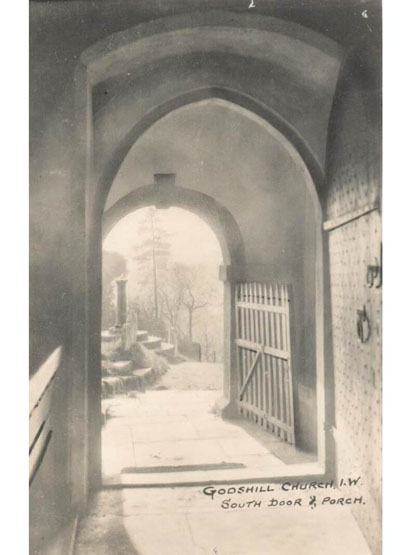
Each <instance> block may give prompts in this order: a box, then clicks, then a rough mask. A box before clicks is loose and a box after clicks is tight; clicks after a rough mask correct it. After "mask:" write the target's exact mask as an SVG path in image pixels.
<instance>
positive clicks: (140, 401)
mask: <svg viewBox="0 0 416 555" xmlns="http://www.w3.org/2000/svg"><path fill="white" fill-rule="evenodd" d="M220 394H221V392H220V391H215V390H214V391H212V390H211V391H210V390H202V391H201V390H193V391H190V390H150V391H147V392H145V393H137V394H135V396H134V397H115V398H112V399H110V400H106V401H105V403H104V404H105V406H106V407H107V413H108V415H109V418H108V420H107V422H106V425H105V426H104V428H103V432H102V460H103V481H104V484H107V485H108V484H116V483H122V484H126V483H129V484H142V485H143V484H160V483H168V484H170V483H184V482H194V483H195V482H198V483H199V482H201V481H212V480H218V479H221V480H226V479H227V480H228V479H243V478H250V479H252V478H255V477H270V476H274V475H277V474H281V473H282V472H283V473H286V467H287V466H288V465H289V464H292V463H303V464H299V465H297V466H305V465H307V464H308V463H312V461H313V457H310V456H309V457H308V456H307V455H305V454H299V453H297V452H296V451H295V450H294V449H293V447H291V446H288V445H286V444H284V443H283V442H281V441H280V440H279V439H278V438H277V437H276V436H273V435H271V434H270V433H268V432H265V431H264V430H262V429H261V428H259V427H258V426H257V425H255V424H254V423H251V422H246V421H243V420H235V421H226V420H223V419H222V418H221V417H220V416H218V415H217V414H215V412H214V410H213V407H214V405H215V401H216V400H217V399H218V397H219V396H220ZM190 465H191V466H192V467H193V469H192V470H189V471H186V472H185V471H184V470H186V467H189V466H190ZM207 465H209V466H207ZM230 465H234V466H238V467H239V468H233V469H230V468H227V466H228V467H229V466H230ZM292 466H296V465H293V464H292ZM224 467H225V468H224ZM152 468H153V469H154V471H153V472H149V469H152ZM168 470H170V471H168ZM299 473H308V470H307V469H303V471H302V472H299Z"/></svg>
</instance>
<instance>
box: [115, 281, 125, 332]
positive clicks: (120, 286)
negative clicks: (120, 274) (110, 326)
mask: <svg viewBox="0 0 416 555" xmlns="http://www.w3.org/2000/svg"><path fill="white" fill-rule="evenodd" d="M116 283H117V322H116V326H117V327H119V328H121V327H122V326H123V325H124V324H125V323H126V321H127V279H116Z"/></svg>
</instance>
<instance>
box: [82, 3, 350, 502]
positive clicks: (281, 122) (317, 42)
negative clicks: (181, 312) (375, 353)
mask: <svg viewBox="0 0 416 555" xmlns="http://www.w3.org/2000/svg"><path fill="white" fill-rule="evenodd" d="M167 19H169V18H167ZM208 19H209V22H208V23H206V22H207V19H206V14H204V16H203V17H201V19H198V18H196V19H195V18H194V17H192V18H187V17H179V18H171V21H170V25H168V26H166V24H167V21H165V20H163V22H161V21H159V22H152V23H151V24H149V25H147V24H144V25H141V26H139V27H140V29H136V30H128V31H125V32H122V33H120V34H118V35H117V36H115V37H111V38H109V39H108V40H106V41H104V42H103V43H100V44H98V45H96V46H95V47H92V48H91V49H89V50H88V51H87V52H85V53H84V55H83V56H82V58H81V63H80V66H79V68H78V71H77V74H76V101H77V107H78V108H79V110H78V113H77V119H78V124H79V127H78V131H79V141H78V144H79V147H80V159H81V160H83V161H84V162H83V163H81V164H80V166H79V170H78V175H77V176H75V177H76V179H77V180H78V181H79V182H80V183H85V192H86V195H85V206H86V238H87V244H86V276H87V278H86V295H85V296H86V312H85V314H86V324H85V325H86V336H87V338H88V339H87V345H86V353H85V368H84V370H83V372H84V379H85V381H86V384H87V385H86V394H85V393H84V397H83V398H82V399H84V400H82V399H81V401H82V402H81V401H80V411H81V412H84V414H85V415H86V419H88V432H87V433H86V436H85V438H84V440H83V443H82V442H81V441H78V443H79V444H80V443H82V445H81V446H80V449H81V450H84V456H85V460H87V461H88V468H89V470H88V476H85V479H84V480H80V479H79V478H77V483H80V485H81V487H82V488H84V492H85V491H87V490H88V488H89V487H94V486H96V487H97V486H99V484H100V433H99V431H100V427H101V423H100V396H99V394H98V392H99V391H100V325H99V323H100V315H101V298H100V295H98V294H97V291H100V283H101V275H100V271H101V241H102V231H101V218H102V214H103V210H104V205H105V200H106V197H107V195H108V191H109V188H110V186H111V183H112V180H113V179H114V176H115V174H116V172H117V169H118V168H119V167H120V165H121V163H122V161H123V159H124V157H125V156H126V154H127V152H128V151H129V149H130V147H131V146H132V145H133V144H134V142H135V141H136V140H137V139H138V137H139V136H140V135H141V134H142V133H143V132H144V131H145V130H146V129H148V128H149V127H150V126H151V125H153V123H155V122H156V121H158V120H159V119H160V118H161V117H163V116H164V115H166V114H168V113H170V112H171V111H173V110H175V109H177V108H180V107H182V106H185V105H187V104H190V103H192V102H197V101H199V100H203V99H205V98H220V99H223V100H226V101H227V102H230V103H232V104H234V105H235V106H237V107H240V108H241V109H243V110H245V111H246V112H248V113H251V114H252V115H253V117H256V118H258V119H259V120H260V121H261V122H262V124H263V125H265V126H267V127H268V128H269V129H271V130H272V131H273V132H275V133H276V134H277V135H278V137H279V140H281V141H284V142H285V144H286V145H287V146H288V148H289V149H290V150H291V151H292V153H293V155H294V156H295V157H296V158H297V159H298V160H299V163H300V164H301V165H302V167H303V168H304V173H305V176H306V180H307V183H310V189H311V191H310V192H311V201H312V203H311V206H312V210H313V211H314V213H315V217H316V230H317V231H316V269H317V273H316V284H315V285H316V287H315V290H316V366H317V384H318V391H317V396H318V417H317V421H318V435H319V438H318V459H319V461H320V463H321V465H322V468H324V463H325V434H324V432H323V423H324V421H325V406H324V405H325V403H324V387H325V345H324V337H325V335H326V334H325V327H326V326H327V324H326V323H324V313H325V308H324V304H325V303H326V302H327V299H326V297H325V295H324V291H325V290H326V289H327V288H326V287H325V286H324V279H326V278H325V273H324V271H323V269H324V268H325V267H326V263H325V261H324V245H323V240H322V232H321V223H322V213H321V206H320V201H319V191H320V189H321V187H322V186H323V181H324V180H323V177H322V176H323V172H322V167H323V159H322V157H321V159H319V155H317V154H316V148H315V149H313V148H311V147H310V146H309V143H310V142H311V141H308V140H306V139H305V137H304V133H306V134H307V131H308V130H304V132H303V131H301V130H300V127H299V126H298V127H299V128H297V123H296V122H295V121H294V120H293V118H292V120H293V121H291V119H290V118H291V113H289V112H288V113H287V114H286V116H285V117H283V116H281V115H280V113H279V106H278V105H279V102H277V103H276V102H275V105H272V104H273V103H272V104H271V105H268V103H267V99H265V98H264V95H262V94H260V92H261V82H260V83H257V84H256V86H258V90H259V94H258V98H256V96H255V95H254V96H253V91H250V94H246V93H245V92H244V91H241V90H237V89H233V88H232V86H224V84H223V83H221V86H219V85H218V84H216V83H215V76H214V77H211V76H210V80H211V83H210V84H209V86H207V85H206V83H201V85H204V86H202V88H201V86H199V87H195V83H194V82H193V83H186V82H184V83H181V87H182V85H183V88H182V91H178V92H177V93H174V94H173V95H172V93H170V94H169V95H168V97H166V96H165V97H164V98H163V96H161V95H156V94H155V95H154V96H152V95H150V96H149V95H148V99H150V100H149V102H148V103H147V104H146V103H144V106H143V111H141V112H140V113H138V114H137V115H136V120H135V122H134V124H133V126H131V122H127V124H129V127H125V128H123V126H122V125H120V126H117V125H116V126H114V122H112V123H113V129H116V130H117V131H116V133H115V134H114V136H112V137H111V139H112V141H113V143H112V144H110V143H108V141H107V143H108V144H107V143H106V140H107V138H108V136H109V135H108V134H107V136H106V134H105V131H104V132H102V130H103V129H105V128H104V127H102V128H101V129H100V133H101V135H100V133H94V132H93V129H94V126H96V125H98V126H99V125H100V121H101V122H102V121H104V125H107V123H106V121H105V117H104V119H101V120H100V118H96V119H95V120H94V119H93V117H92V95H93V87H94V86H95V87H96V86H97V84H99V83H100V82H102V81H105V79H106V78H107V77H108V76H109V75H110V76H117V75H119V74H120V72H121V71H127V70H128V69H129V67H130V66H131V65H133V66H134V65H136V67H137V66H138V65H140V63H144V61H145V60H144V59H143V53H144V52H148V44H147V43H148V42H149V40H150V42H152V41H154V40H156V43H155V46H156V48H157V50H158V52H159V54H158V55H156V57H155V60H154V63H155V64H156V65H157V64H158V63H159V61H160V60H161V59H163V58H164V57H165V58H166V57H167V56H169V55H170V56H177V57H180V55H181V52H180V50H181V48H183V47H185V48H191V46H192V47H194V46H195V44H196V45H197V44H198V43H199V39H200V38H201V35H203V34H207V41H206V43H205V45H204V48H206V49H208V51H209V50H212V51H214V50H216V49H217V48H218V47H220V48H221V49H223V50H224V49H225V50H226V49H227V44H228V43H227V41H228V40H229V39H231V40H232V39H233V37H235V36H236V35H239V39H238V42H239V43H240V42H241V40H242V41H243V42H244V41H246V43H245V44H244V48H243V49H242V51H240V52H239V56H240V57H241V56H243V57H244V56H245V57H246V58H245V59H246V61H248V60H249V59H250V58H252V57H254V58H255V57H256V56H257V57H261V58H263V59H264V58H267V57H268V56H269V54H270V52H269V50H267V52H266V51H264V52H263V53H261V52H260V54H259V50H257V51H256V52H255V54H253V51H251V50H250V44H251V42H252V40H254V39H256V40H257V39H261V42H262V44H263V45H265V44H267V45H269V46H270V44H271V43H273V41H274V40H275V41H276V44H275V46H276V48H277V50H276V53H277V52H280V50H279V48H281V47H283V46H284V47H285V48H284V49H283V50H285V51H286V52H287V48H288V47H293V46H294V44H295V43H296V44H297V45H298V47H299V45H300V47H301V48H302V49H303V55H305V56H304V57H303V58H302V56H300V57H299V59H309V58H310V57H311V56H312V57H314V60H315V62H316V63H315V67H314V71H313V72H312V73H310V72H309V73H308V72H307V75H308V78H307V79H306V77H305V75H306V74H305V75H303V76H302V77H305V79H304V81H305V82H306V83H308V85H307V87H310V91H309V92H311V94H312V93H313V96H314V98H315V99H319V98H321V97H322V98H324V99H325V103H326V104H325V110H327V111H328V114H329V110H330V106H331V103H332V95H333V89H334V88H335V82H336V77H337V75H338V70H339V65H340V63H341V56H342V52H341V49H339V47H338V46H337V45H335V44H334V43H333V42H332V41H328V40H327V39H325V38H324V37H321V36H320V35H317V34H316V33H313V32H310V31H307V30H306V29H303V28H302V27H300V26H298V25H293V24H290V25H289V26H287V25H286V24H285V23H284V22H281V21H278V20H276V19H274V18H267V17H254V18H250V19H249V21H250V25H251V26H254V28H255V33H251V34H250V33H248V34H245V33H243V35H241V33H240V32H239V30H240V28H245V27H246V25H247V21H248V20H247V18H246V17H245V16H242V17H240V16H239V15H236V14H227V13H225V12H218V13H212V14H211V15H210V18H208ZM240 20H241V21H240ZM193 27H199V29H198V32H197V33H193V35H192V36H193V39H192V40H193V42H192V41H191V42H192V44H191V43H189V40H188V39H185V37H186V36H188V38H189V29H190V28H193ZM167 28H169V29H170V30H169V31H167V30H166V29H167ZM172 30H173V31H172ZM172 33H173V34H172ZM212 33H214V35H216V36H217V39H218V37H219V36H222V38H221V41H222V42H223V43H224V44H222V42H221V41H220V42H218V40H217V39H216V37H215V36H214V35H213V36H210V34H212ZM191 34H192V33H191ZM228 35H230V36H229V37H228ZM254 35H256V36H254ZM164 39H166V40H165V41H164ZM183 39H184V40H185V42H183ZM172 40H173V41H174V42H175V41H176V40H177V41H178V45H179V47H180V48H179V51H178V52H174V51H173V50H172V48H171V46H172ZM270 41H271V42H270ZM145 43H146V44H145ZM289 43H290V44H289ZM218 45H219V46H218ZM247 47H249V48H247ZM112 48H114V51H112V50H111V49H112ZM262 48H263V47H262ZM143 49H144V50H143ZM260 50H261V51H262V49H260ZM306 52H308V55H307V56H306ZM158 56H159V60H158ZM279 57H280V54H279V55H278V56H277V58H279ZM295 58H296V57H295ZM295 58H293V59H292V60H291V61H290V64H292V65H293V67H291V70H292V71H294V72H298V73H299V72H300V71H301V70H302V68H299V67H297V66H296V59H295ZM138 60H141V61H140V62H139V61H138ZM279 60H280V61H279ZM279 60H277V61H276V64H277V65H278V64H279V63H281V64H283V65H284V64H285V63H286V60H285V57H284V56H283V58H282V59H279ZM147 61H149V60H148V59H147ZM290 64H289V65H290ZM317 65H320V70H322V71H325V70H330V72H331V74H332V78H331V79H327V78H326V80H325V83H328V82H331V86H330V87H329V89H328V87H326V85H325V87H326V88H325V90H321V89H320V87H321V85H320V83H319V82H317V81H316V79H315V75H316V71H315V70H316V66H317ZM287 69H288V68H286V70H287ZM303 69H304V70H305V71H306V69H305V68H303ZM318 73H319V72H318ZM212 79H213V80H212ZM219 80H221V81H223V77H221V79H219ZM318 81H319V80H318ZM307 87H306V89H307ZM331 87H332V88H331ZM306 89H305V91H306V92H308V91H307V90H306ZM284 94H288V91H284ZM305 98H308V102H309V97H307V95H305ZM132 101H134V99H132ZM283 105H284V103H283V104H282V110H283V109H284V106H283ZM120 106H121V104H120ZM292 115H293V114H292ZM108 121H111V117H110V119H109V120H108ZM100 136H101V137H102V139H99V137H100ZM321 142H322V141H321ZM234 279H235V278H234ZM230 281H231V279H230ZM81 382H82V380H81ZM81 405H82V406H81ZM75 471H76V472H78V470H75ZM82 495H83V493H82V492H81V493H80V496H81V497H82Z"/></svg>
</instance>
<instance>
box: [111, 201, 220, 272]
mask: <svg viewBox="0 0 416 555" xmlns="http://www.w3.org/2000/svg"><path fill="white" fill-rule="evenodd" d="M146 211H147V208H141V209H139V210H136V211H135V212H132V213H131V214H129V215H128V216H125V217H124V218H123V219H122V220H120V221H119V222H118V223H117V224H116V225H115V226H114V227H113V229H112V230H111V231H110V233H109V234H108V235H107V237H106V239H105V241H104V245H103V248H104V250H106V251H112V252H118V253H120V254H122V255H123V256H124V257H125V258H127V259H128V258H130V257H132V256H134V254H135V246H136V245H137V244H138V243H140V241H141V238H140V227H141V226H142V225H143V222H144V219H145V216H146ZM157 215H158V219H159V221H160V224H161V226H162V227H163V228H164V229H165V230H166V231H167V232H168V233H169V236H170V242H171V244H172V249H171V253H172V258H173V259H174V260H175V261H176V262H184V263H187V264H209V265H215V266H220V265H221V264H222V261H223V258H222V253H221V247H220V245H219V242H218V239H217V238H216V236H215V234H214V232H213V231H212V230H211V228H210V227H209V226H208V224H206V223H205V222H204V221H203V220H201V218H199V216H196V215H195V214H192V213H191V212H188V211H187V210H183V209H182V208H173V207H172V208H168V209H166V210H158V211H157Z"/></svg>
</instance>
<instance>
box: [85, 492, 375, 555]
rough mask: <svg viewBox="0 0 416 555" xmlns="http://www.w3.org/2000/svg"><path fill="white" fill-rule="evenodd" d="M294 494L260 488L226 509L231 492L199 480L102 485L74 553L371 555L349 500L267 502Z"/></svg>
mask: <svg viewBox="0 0 416 555" xmlns="http://www.w3.org/2000/svg"><path fill="white" fill-rule="evenodd" d="M273 487H275V488H276V489H277V490H278V488H279V486H278V485H273ZM294 495H296V496H299V495H300V494H299V493H295V494H294V493H293V492H290V493H287V492H282V491H276V492H273V493H270V492H268V493H261V494H256V496H255V499H256V500H257V501H261V506H260V507H253V506H252V505H251V506H249V507H248V508H247V507H245V508H236V509H232V508H228V509H226V508H222V507H221V504H222V503H223V502H224V499H226V497H224V496H218V497H214V499H211V497H209V496H207V495H204V493H203V490H202V488H197V487H188V488H152V489H123V490H111V491H110V490H107V491H101V492H99V493H98V494H97V495H96V496H95V498H93V499H92V501H91V504H90V507H89V513H88V516H86V517H85V518H84V519H83V520H81V521H80V523H79V526H78V535H77V540H76V548H75V555H209V554H217V555H352V554H353V555H371V553H370V551H369V549H368V547H367V544H366V542H365V540H364V538H363V536H362V534H361V532H360V530H359V528H358V526H357V524H356V522H355V520H354V519H353V517H352V515H351V513H350V511H349V509H348V507H346V506H343V507H341V506H337V505H325V506H322V505H320V504H319V503H318V506H317V507H316V508H314V509H311V508H310V506H309V503H308V500H307V498H308V497H309V496H308V495H305V496H304V498H303V499H302V505H301V506H278V507H272V506H268V505H269V504H270V498H271V497H275V498H277V499H283V500H286V501H287V500H288V499H292V498H293V496H294ZM228 497H229V496H228ZM234 497H235V496H234ZM253 499H254V496H253V494H243V495H240V496H238V499H237V501H238V503H239V504H241V505H243V504H244V503H245V502H246V501H248V500H253Z"/></svg>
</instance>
